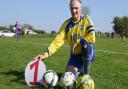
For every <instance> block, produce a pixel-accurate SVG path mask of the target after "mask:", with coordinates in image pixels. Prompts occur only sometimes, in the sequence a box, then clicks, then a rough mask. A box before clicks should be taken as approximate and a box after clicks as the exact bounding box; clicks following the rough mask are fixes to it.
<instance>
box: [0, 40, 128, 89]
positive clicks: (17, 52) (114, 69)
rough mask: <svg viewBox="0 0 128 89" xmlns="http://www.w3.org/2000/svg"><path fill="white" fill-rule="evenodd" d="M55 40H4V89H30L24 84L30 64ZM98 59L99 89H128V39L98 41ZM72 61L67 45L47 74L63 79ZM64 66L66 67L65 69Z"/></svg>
mask: <svg viewBox="0 0 128 89" xmlns="http://www.w3.org/2000/svg"><path fill="white" fill-rule="evenodd" d="M52 40H53V38H20V39H19V41H15V38H0V63H1V64H0V89H30V88H29V87H28V86H27V84H26V83H25V80H24V71H25V67H26V65H27V63H28V62H29V61H31V60H32V58H33V57H34V56H36V55H37V54H39V53H43V51H44V49H45V48H47V46H48V44H49V43H50V42H51V41H52ZM95 47H96V50H97V56H96V59H95V61H94V62H93V63H92V67H91V74H90V75H91V76H92V78H93V79H94V82H95V89H128V39H126V42H122V41H121V39H120V38H116V39H111V38H97V41H96V44H95ZM68 58H69V47H68V44H67V43H65V44H64V46H63V47H61V48H60V49H59V50H58V52H56V53H55V54H53V55H52V56H51V57H49V58H48V59H46V60H44V62H45V65H46V67H47V70H49V69H52V70H55V71H56V72H57V73H58V75H61V74H62V73H63V72H64V71H65V68H66V65H67V61H68ZM62 64H63V65H62ZM39 89H40V88H39Z"/></svg>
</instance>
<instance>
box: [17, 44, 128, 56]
mask: <svg viewBox="0 0 128 89" xmlns="http://www.w3.org/2000/svg"><path fill="white" fill-rule="evenodd" d="M19 43H25V44H26V43H28V42H19ZM28 44H37V45H49V44H42V43H28ZM63 47H69V46H66V45H64V46H63ZM96 51H98V52H104V53H110V54H126V55H128V53H122V52H112V51H105V50H96Z"/></svg>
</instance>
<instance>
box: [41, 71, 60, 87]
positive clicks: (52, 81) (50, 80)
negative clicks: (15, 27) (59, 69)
mask: <svg viewBox="0 0 128 89" xmlns="http://www.w3.org/2000/svg"><path fill="white" fill-rule="evenodd" d="M57 82H58V75H57V73H56V72H55V71H54V70H48V71H46V72H45V73H44V75H43V79H42V80H41V82H40V83H41V84H42V85H44V87H45V88H51V87H54V86H56V85H57Z"/></svg>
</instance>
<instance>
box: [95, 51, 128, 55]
mask: <svg viewBox="0 0 128 89" xmlns="http://www.w3.org/2000/svg"><path fill="white" fill-rule="evenodd" d="M96 51H99V52H104V53H110V54H127V55H128V53H121V52H111V51H105V50H96Z"/></svg>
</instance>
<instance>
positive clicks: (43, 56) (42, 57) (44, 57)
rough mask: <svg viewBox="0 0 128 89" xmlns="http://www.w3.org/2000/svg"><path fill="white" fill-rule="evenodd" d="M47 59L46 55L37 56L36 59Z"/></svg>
mask: <svg viewBox="0 0 128 89" xmlns="http://www.w3.org/2000/svg"><path fill="white" fill-rule="evenodd" d="M46 58H47V57H46V56H45V55H41V54H39V55H37V56H36V57H34V59H42V60H43V59H46Z"/></svg>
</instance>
